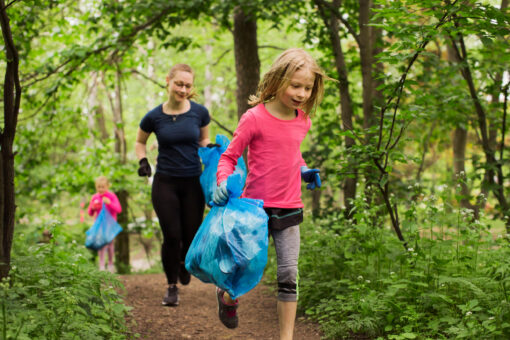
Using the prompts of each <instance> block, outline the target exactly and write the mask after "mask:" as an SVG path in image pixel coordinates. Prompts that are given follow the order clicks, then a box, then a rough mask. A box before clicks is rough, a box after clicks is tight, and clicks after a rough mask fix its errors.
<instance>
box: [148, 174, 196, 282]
mask: <svg viewBox="0 0 510 340" xmlns="http://www.w3.org/2000/svg"><path fill="white" fill-rule="evenodd" d="M152 205H153V206H154V210H155V211H156V215H158V219H159V225H160V226H161V231H162V232H163V245H162V246H161V260H162V262H163V269H164V270H165V274H166V279H167V281H168V284H174V283H177V277H178V275H179V267H180V263H181V262H184V259H185V257H186V253H187V252H188V248H189V246H190V244H191V241H193V237H194V236H195V234H196V232H197V230H198V227H200V224H201V223H202V217H203V215H204V209H205V198H204V193H203V192H202V188H201V186H200V177H199V176H196V177H168V176H165V175H162V174H159V173H156V174H155V175H154V182H153V183H152Z"/></svg>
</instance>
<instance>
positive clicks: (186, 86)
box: [166, 71, 193, 102]
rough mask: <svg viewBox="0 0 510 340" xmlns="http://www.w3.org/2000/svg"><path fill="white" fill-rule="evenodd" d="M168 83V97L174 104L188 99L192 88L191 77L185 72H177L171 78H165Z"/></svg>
mask: <svg viewBox="0 0 510 340" xmlns="http://www.w3.org/2000/svg"><path fill="white" fill-rule="evenodd" d="M166 80H167V83H168V95H169V97H170V99H173V100H175V101H176V102H182V101H184V100H186V99H188V96H189V94H190V93H191V88H192V87H193V75H192V74H191V73H189V72H186V71H177V72H176V73H175V76H174V77H173V78H169V77H168V76H167V78H166Z"/></svg>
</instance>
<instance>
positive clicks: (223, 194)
mask: <svg viewBox="0 0 510 340" xmlns="http://www.w3.org/2000/svg"><path fill="white" fill-rule="evenodd" d="M227 201H228V191H227V181H226V180H225V181H223V182H221V183H220V185H218V186H217V187H216V190H215V191H214V194H213V202H214V204H216V205H225V203H227Z"/></svg>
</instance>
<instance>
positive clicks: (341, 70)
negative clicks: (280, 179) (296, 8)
mask: <svg viewBox="0 0 510 340" xmlns="http://www.w3.org/2000/svg"><path fill="white" fill-rule="evenodd" d="M315 3H316V5H317V7H318V8H319V11H320V14H321V17H322V20H323V21H324V24H325V25H326V27H327V28H328V33H329V38H330V40H331V46H332V47H331V48H332V49H333V55H334V56H335V66H336V71H337V73H338V80H339V82H338V90H339V92H340V109H341V117H342V125H343V130H352V128H353V125H352V116H353V108H352V100H351V95H350V92H349V74H348V72H347V65H346V63H345V56H344V53H343V50H342V45H341V42H340V36H339V34H338V30H339V26H338V19H337V17H336V16H335V15H333V14H332V15H330V16H329V17H328V15H327V14H326V11H325V8H324V7H323V6H322V4H321V2H320V1H316V2H315ZM340 5H341V1H340V0H333V10H337V9H339V8H340ZM354 143H355V142H354V139H353V138H351V137H349V136H345V148H346V149H347V153H349V149H350V148H351V147H352V146H353V145H354ZM355 161H356V160H355V159H352V158H349V160H348V163H349V168H350V169H351V170H350V171H352V172H355V174H354V177H352V178H351V177H347V178H346V179H345V180H344V183H343V192H344V195H343V196H344V206H345V215H346V216H347V217H348V218H351V217H352V213H351V211H352V201H353V200H354V199H355V197H356V183H357V181H358V175H357V167H356V162H355Z"/></svg>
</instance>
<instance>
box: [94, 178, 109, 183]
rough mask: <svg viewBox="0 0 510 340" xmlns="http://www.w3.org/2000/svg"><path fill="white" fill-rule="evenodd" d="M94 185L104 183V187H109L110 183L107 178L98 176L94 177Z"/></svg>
mask: <svg viewBox="0 0 510 340" xmlns="http://www.w3.org/2000/svg"><path fill="white" fill-rule="evenodd" d="M94 183H95V184H96V185H97V184H98V183H106V185H110V182H109V181H108V178H106V176H99V177H96V180H95V181H94Z"/></svg>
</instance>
